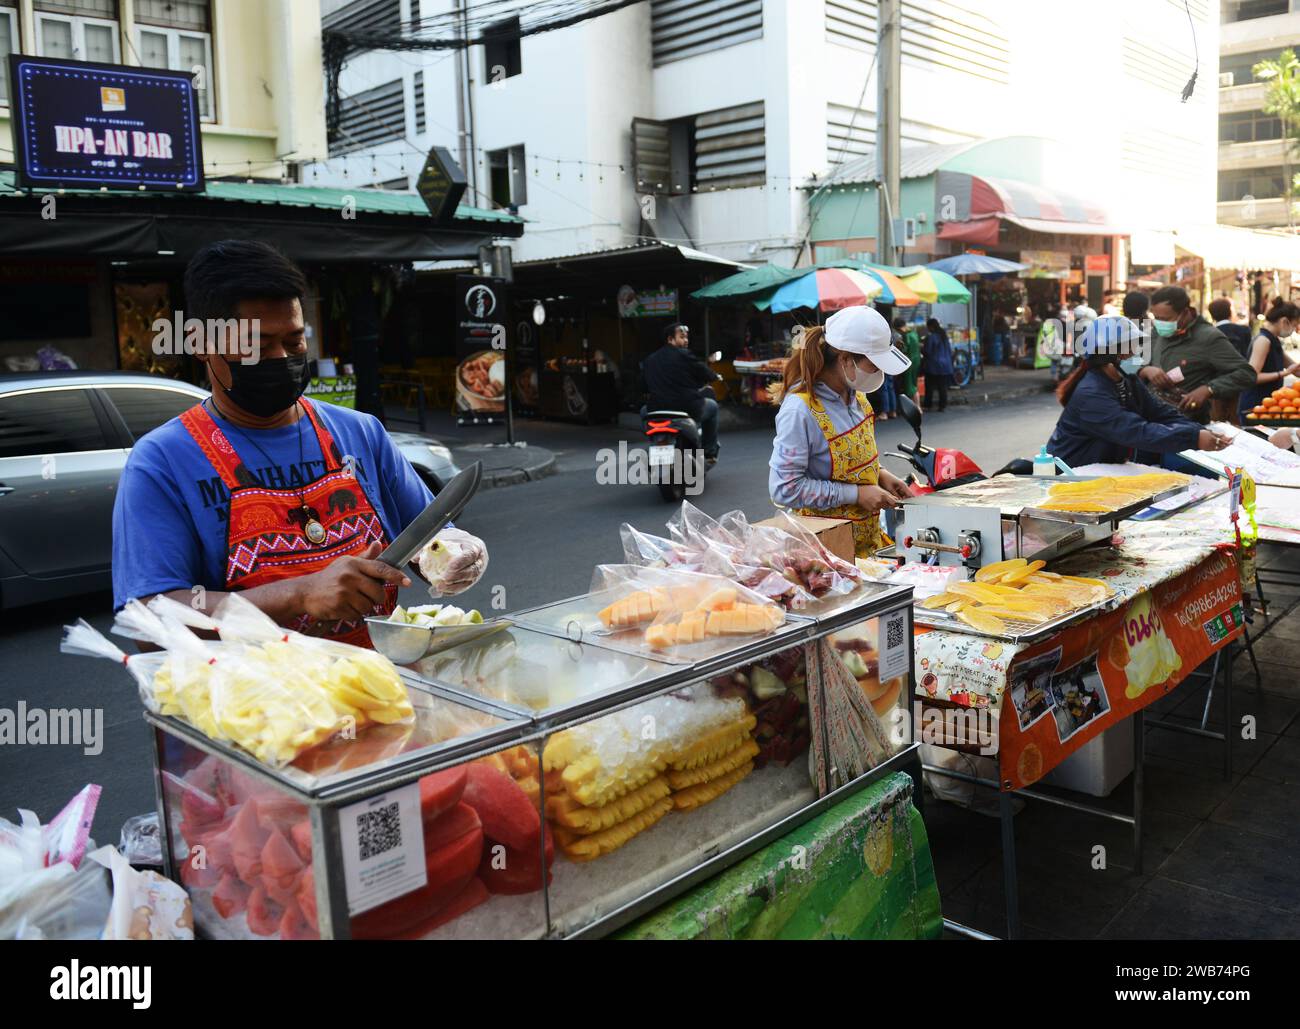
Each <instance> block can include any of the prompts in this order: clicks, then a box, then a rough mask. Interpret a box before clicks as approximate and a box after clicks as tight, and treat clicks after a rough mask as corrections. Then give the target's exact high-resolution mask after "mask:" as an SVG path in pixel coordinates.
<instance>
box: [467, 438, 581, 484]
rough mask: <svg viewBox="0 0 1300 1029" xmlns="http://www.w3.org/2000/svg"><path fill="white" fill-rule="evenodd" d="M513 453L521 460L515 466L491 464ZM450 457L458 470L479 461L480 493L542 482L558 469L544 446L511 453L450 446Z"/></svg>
mask: <svg viewBox="0 0 1300 1029" xmlns="http://www.w3.org/2000/svg"><path fill="white" fill-rule="evenodd" d="M516 454H519V455H522V456H523V457H524V458H525V460H524V461H522V462H521V463H518V464H505V463H502V464H495V463H494V460H493V459H494V458H497V459H500V458H507V457H513V456H515V455H516ZM451 455H452V459H453V460H454V461H455V462H456V464H457V465H459V466H460V467H461V468H465V467H467V466H469V465H471V464H473V463H474V462H475V461H482V462H483V481H482V482H481V483H480V484H479V489H481V490H484V489H503V488H504V487H506V486H522V485H523V484H525V483H528V482H536V481H537V480H538V479H545V478H546V477H547V476H550V475H554V474H555V473H556V471H557V470H558V469H557V468H556V461H555V455H554V454H553V453H552V452H551V451H549V450H547V449H546V448H545V447H528V448H520V449H519V450H512V449H509V448H506V447H493V446H487V445H475V446H468V447H452V448H451Z"/></svg>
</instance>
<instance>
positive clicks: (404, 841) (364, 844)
mask: <svg viewBox="0 0 1300 1029" xmlns="http://www.w3.org/2000/svg"><path fill="white" fill-rule="evenodd" d="M339 837H340V839H341V840H342V843H343V881H344V884H345V886H346V888H347V894H348V914H349V915H359V914H361V913H362V912H363V911H369V910H370V909H371V908H375V907H378V906H379V905H380V904H383V903H385V902H386V901H390V900H392V899H393V898H394V897H400V896H402V895H403V894H405V893H410V892H411V890H418V889H419V888H420V887H422V886H424V885H425V884H426V883H427V882H428V881H429V873H428V870H427V869H426V868H425V862H424V824H423V823H422V822H421V821H420V784H419V783H418V782H413V783H411V785H409V786H403V787H401V788H400V789H396V790H389V791H388V792H387V793H381V794H379V795H378V796H375V797H370V798H368V799H367V800H363V801H359V802H358V803H356V804H349V805H348V806H347V807H345V808H340V809H339Z"/></svg>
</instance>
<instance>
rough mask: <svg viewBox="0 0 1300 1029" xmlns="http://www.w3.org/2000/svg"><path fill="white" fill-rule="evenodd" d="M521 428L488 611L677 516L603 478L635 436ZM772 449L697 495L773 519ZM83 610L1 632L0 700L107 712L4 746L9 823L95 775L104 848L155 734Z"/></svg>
mask: <svg viewBox="0 0 1300 1029" xmlns="http://www.w3.org/2000/svg"><path fill="white" fill-rule="evenodd" d="M1059 410H1060V409H1059V407H1058V406H1057V405H1056V402H1055V400H1054V399H1053V398H1052V397H1051V396H1049V395H1044V396H1038V397H1030V398H1022V399H1018V400H1015V401H1013V402H1010V403H1008V404H1006V405H1002V406H993V407H974V408H953V409H950V410H949V411H948V412H946V413H944V414H942V415H938V414H936V415H933V416H931V417H929V418H928V419H927V422H926V426H925V439H926V441H927V442H928V443H931V444H933V445H937V446H949V447H958V448H960V449H962V450H965V451H966V452H967V453H968V454H969V455H970V456H971V457H972V458H974V459H975V461H976V462H977V463H979V464H980V465H981V467H983V468H984V470H985V471H986V472H992V471H995V470H996V469H997V468H999V467H1001V466H1002V465H1003V464H1004V463H1006V462H1007V461H1008V460H1010V459H1012V458H1015V457H1031V456H1032V455H1033V454H1034V453H1036V452H1037V450H1038V447H1039V445H1040V444H1042V443H1043V442H1045V441H1046V439H1047V437H1048V436H1049V435H1050V433H1051V430H1052V426H1053V425H1054V424H1055V420H1056V417H1057V412H1058V411H1059ZM518 435H519V437H520V438H522V439H526V440H528V441H530V442H532V443H535V444H537V445H541V446H545V447H549V448H550V449H551V450H553V451H555V453H556V455H557V459H558V460H557V464H558V471H557V474H555V475H553V476H550V477H548V478H545V479H541V480H539V481H537V482H532V483H526V484H523V485H519V486H511V487H506V488H502V489H496V490H490V491H487V492H484V493H482V494H481V495H480V496H479V497H478V498H476V499H475V501H474V504H473V505H472V506H471V507H470V509H469V511H468V512H467V513H466V515H465V516H463V517H462V518H461V519H460V520H459V522H458V524H460V525H461V526H462V527H463V528H465V529H467V530H468V531H470V532H474V533H476V534H477V535H479V536H481V537H482V538H483V539H484V540H485V541H486V542H487V544H488V547H489V552H490V555H491V557H490V562H489V567H488V569H487V572H486V574H485V575H484V578H483V581H482V582H481V583H480V584H479V585H478V586H476V587H475V588H474V589H473V590H470V591H469V592H468V593H466V594H465V595H464V596H463V598H461V599H460V600H458V603H460V604H462V605H465V606H473V607H479V608H481V609H482V610H483V611H484V612H485V613H486V612H488V611H490V610H492V607H493V597H494V596H497V597H498V598H501V599H502V602H504V605H505V608H506V610H508V611H513V610H520V609H522V608H525V607H530V606H533V605H536V604H540V603H543V602H545V601H548V600H556V599H560V598H563V597H568V596H572V595H574V594H577V593H582V592H584V591H585V590H586V589H587V588H588V587H589V585H590V582H591V574H592V569H593V567H594V566H595V565H597V564H599V563H602V562H614V561H619V560H621V558H622V550H621V546H620V544H619V536H618V527H619V525H620V524H621V523H623V522H631V523H632V524H633V525H635V526H636V527H638V528H640V529H643V530H646V531H648V532H653V533H662V531H663V523H664V521H665V519H666V518H667V517H668V515H669V514H670V513H671V509H670V508H669V506H668V505H666V504H665V503H664V502H663V501H662V500H661V499H660V498H659V494H658V491H657V489H656V488H655V487H653V486H623V485H598V484H597V483H596V479H595V467H596V452H597V450H598V448H601V447H607V446H611V445H612V446H617V441H618V440H619V439H626V440H628V441H634V440H636V438H637V434H636V433H634V432H630V431H620V430H617V429H614V428H612V427H590V428H589V427H573V426H561V425H556V424H552V423H543V422H525V423H522V424H521V425H520V427H519V432H518ZM911 435H912V434H911V430H910V429H909V428H908V427H907V426H906V425H905V424H904V423H902V422H901V421H890V422H886V423H882V424H881V425H880V426H879V427H878V433H877V437H878V441H879V443H880V447H881V449H882V451H888V450H892V449H894V447H895V446H896V445H897V444H898V443H899V442H900V441H903V440H910V439H911ZM770 451H771V434H770V432H769V431H765V430H761V429H753V430H748V431H744V432H730V433H724V435H723V438H722V459H721V461H720V462H719V464H718V466H717V467H716V468H715V469H714V470H713V471H711V472H710V473H709V476H708V480H707V484H706V487H705V490H704V493H703V494H702V495H701V496H699V497H696V498H693V502H694V503H695V504H696V505H697V506H699V507H701V508H702V509H703V510H705V511H707V512H708V513H710V514H713V515H719V514H722V513H723V512H724V511H729V510H733V509H736V508H739V509H741V510H743V511H745V512H746V513H747V514H748V515H750V517H751V518H758V517H765V516H766V512H767V511H769V510H770V501H769V500H768V496H767V460H768V457H769V455H770ZM890 467H892V468H894V469H895V470H896V471H897V470H898V469H899V467H900V466H899V464H898V463H896V462H891V463H890ZM498 587H499V589H496V591H495V592H494V588H498ZM402 602H403V603H405V604H411V603H424V602H427V597H426V596H425V595H423V593H422V591H420V590H417V589H415V588H412V589H409V590H406V591H404V596H403V597H402ZM79 617H84V618H86V619H87V621H89V622H90V623H91V624H92V625H94V626H95V627H96V628H98V629H100V630H101V631H103V632H107V630H108V627H109V625H110V623H111V622H112V606H111V598H110V597H109V596H108V595H107V594H102V595H94V596H87V597H81V598H77V599H75V600H72V601H66V602H61V603H58V604H48V605H42V606H39V607H32V608H26V609H20V610H18V611H14V612H10V613H9V614H7V615H6V617H5V627H4V631H3V635H2V636H0V669H3V671H2V672H0V708H7V709H9V710H14V709H16V708H17V705H18V703H19V701H25V702H26V703H27V705H28V706H29V707H41V708H93V709H96V710H97V711H100V712H102V719H103V729H102V734H101V736H100V738H101V742H102V751H101V752H100V753H98V754H94V755H87V754H84V753H83V748H81V747H76V746H52V745H44V746H37V745H26V746H19V745H14V744H9V745H2V746H0V817H4V818H8V819H10V820H11V821H12V820H15V819H16V817H17V816H16V812H15V809H16V808H19V807H23V808H30V809H32V810H34V811H35V812H36V813H37V814H38V815H39V816H40V818H41V820H42V821H46V820H48V819H49V818H50V817H52V816H53V815H54V814H56V813H57V812H58V811H59V810H60V809H61V808H62V806H63V804H64V803H66V801H67V800H68V799H69V798H70V797H71V796H72V795H73V794H74V793H76V791H77V790H79V789H80V788H81V787H82V786H83V785H85V784H86V783H87V782H94V783H98V784H99V785H100V786H102V787H103V793H102V795H101V799H100V804H99V810H98V814H97V817H96V819H95V824H94V829H93V834H94V836H95V839H96V840H97V841H98V842H101V843H109V842H111V843H116V842H117V840H118V835H119V832H120V829H121V825H122V823H123V822H124V821H125V820H126V819H127V818H128V817H129V816H131V815H133V814H138V813H140V812H144V811H148V810H150V809H152V808H153V806H154V793H153V778H152V773H151V771H150V766H149V756H148V755H149V751H148V749H147V744H148V734H147V730H146V728H145V726H144V723H143V722H142V720H141V718H140V700H139V697H138V696H137V694H136V691H135V687H134V684H133V682H132V680H131V679H130V678H129V676H128V675H127V674H126V673H125V672H124V671H123V670H122V669H121V668H120V667H117V666H114V665H113V664H111V663H110V662H108V661H102V660H93V659H90V658H81V657H69V656H65V655H62V654H60V653H59V650H58V646H59V639H60V637H61V626H63V625H64V624H67V623H69V622H72V621H75V620H76V619H77V618H79ZM122 642H125V641H122ZM128 646H129V644H128ZM124 649H125V648H124Z"/></svg>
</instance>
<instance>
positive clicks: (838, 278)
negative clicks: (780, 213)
mask: <svg viewBox="0 0 1300 1029" xmlns="http://www.w3.org/2000/svg"><path fill="white" fill-rule="evenodd" d="M873 300H879V301H881V302H882V303H888V304H897V305H899V306H900V307H912V306H915V305H916V304H919V303H920V302H921V298H920V297H918V296H917V295H916V294H915V293H913V292H912V290H910V289H909V288H908V287H907V286H906V284H904V282H903V281H902V280H901V279H900V278H898V277H897V276H896V275H891V274H890V273H889V272H881V271H873V270H866V269H857V268H814V269H812V270H810V271H809V272H808V273H807V274H806V275H802V276H800V277H799V278H797V279H791V280H790V281H789V282H787V283H785V284H784V285H781V286H778V287H777V288H776V289H775V290H774V291H773V292H772V293H771V294H769V295H768V296H767V297H766V298H764V299H762V300H759V301H756V302H755V306H756V307H759V308H764V307H766V308H769V309H770V310H771V311H772V312H773V313H775V314H780V313H781V312H782V311H793V310H795V309H796V308H799V307H808V308H812V309H814V310H818V311H838V310H840V309H841V308H844V307H853V306H855V305H857V304H869V303H871V301H873Z"/></svg>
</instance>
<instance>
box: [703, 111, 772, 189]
mask: <svg viewBox="0 0 1300 1029" xmlns="http://www.w3.org/2000/svg"><path fill="white" fill-rule="evenodd" d="M763 119H764V116H763V101H761V100H760V101H758V102H757V103H753V104H741V105H740V106H738V107H727V108H724V109H723V110H721V111H710V112H709V113H708V114H697V115H696V116H695V133H694V141H693V146H692V148H691V157H692V159H691V185H692V187H693V188H694V189H695V190H696V191H697V192H708V191H709V190H715V189H738V188H740V187H742V186H761V185H763V183H764V182H765V181H766V180H767V172H766V168H767V165H766V160H765V145H766V136H765V133H764V120H763Z"/></svg>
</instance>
